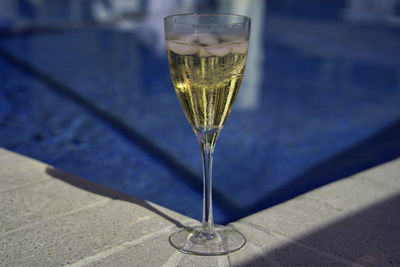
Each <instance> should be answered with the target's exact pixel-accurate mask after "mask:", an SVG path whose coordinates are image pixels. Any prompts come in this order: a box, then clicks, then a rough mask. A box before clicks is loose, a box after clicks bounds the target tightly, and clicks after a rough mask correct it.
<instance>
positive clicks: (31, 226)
mask: <svg viewBox="0 0 400 267" xmlns="http://www.w3.org/2000/svg"><path fill="white" fill-rule="evenodd" d="M25 166H26V167H25ZM399 173H400V159H397V160H394V161H392V162H389V163H386V164H383V165H381V166H377V167H375V168H373V169H370V170H367V171H364V172H361V173H359V174H356V175H354V176H351V177H349V178H346V179H342V180H340V181H337V182H335V183H332V184H329V185H326V186H324V187H321V188H318V189H316V190H313V191H311V192H309V193H306V194H304V195H302V196H299V197H297V198H294V199H292V200H290V201H287V202H285V203H282V204H280V205H277V206H274V207H272V208H270V209H268V210H264V211H261V212H258V213H256V214H253V215H251V216H248V217H246V218H243V219H241V220H239V221H237V222H233V223H232V224H231V225H232V226H233V227H235V228H237V229H238V230H239V231H241V232H242V233H244V234H245V236H246V237H247V243H246V245H245V246H244V247H243V248H242V249H241V250H239V251H237V252H234V253H232V254H229V255H225V256H218V257H203V256H193V255H187V254H183V253H181V252H179V251H177V250H175V249H174V248H172V247H171V246H170V245H169V243H168V236H169V234H170V233H172V232H173V231H175V230H176V229H177V228H178V227H182V225H188V224H192V223H193V222H194V220H192V219H190V218H188V217H185V216H183V215H180V214H178V213H176V212H173V211H170V210H168V209H166V208H163V207H161V206H158V205H156V204H153V203H150V202H147V201H144V200H140V199H136V198H134V197H132V196H128V195H125V194H123V193H120V192H117V191H114V190H111V189H109V188H106V187H104V186H100V185H97V184H95V183H93V182H90V181H88V180H86V179H83V178H80V177H77V176H73V175H70V174H68V173H65V172H63V171H61V170H58V169H55V168H52V167H51V166H48V165H46V164H43V163H41V162H38V161H35V160H32V159H29V158H27V157H23V156H20V155H18V154H15V153H12V152H9V151H7V150H4V149H0V184H1V185H4V187H3V188H1V189H2V190H0V212H1V215H2V216H1V224H0V262H1V264H0V265H1V266H75V267H76V266H165V267H171V266H220V267H225V266H238V267H242V266H399V265H400V249H399V248H400V240H398V238H397V237H398V236H400V210H399V209H398V207H399V206H400V183H398V179H399V175H398V174H399ZM14 178H15V181H12V180H13V179H14Z"/></svg>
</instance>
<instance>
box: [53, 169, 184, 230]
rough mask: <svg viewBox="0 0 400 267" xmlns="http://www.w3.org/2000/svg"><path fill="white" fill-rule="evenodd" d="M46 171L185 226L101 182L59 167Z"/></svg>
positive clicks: (177, 224) (69, 182)
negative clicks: (70, 172)
mask: <svg viewBox="0 0 400 267" xmlns="http://www.w3.org/2000/svg"><path fill="white" fill-rule="evenodd" d="M46 173H47V174H48V175H50V176H52V177H54V178H56V179H59V180H61V181H63V182H66V183H68V184H70V185H72V186H75V187H78V188H80V189H83V190H86V191H88V192H91V193H94V194H97V195H101V196H105V197H108V198H111V199H115V200H122V201H126V202H130V203H133V204H135V205H139V206H141V207H143V208H146V209H148V210H150V211H152V212H154V213H155V214H157V215H159V216H161V217H163V218H164V219H166V220H168V221H170V222H171V223H173V224H175V225H176V226H177V227H178V228H183V227H186V226H185V225H183V224H182V223H181V222H179V221H177V220H176V219H174V218H172V217H171V216H169V215H167V214H165V213H164V212H162V211H160V210H159V209H157V208H156V207H154V206H153V205H151V204H149V203H148V202H147V201H145V200H142V199H138V198H135V197H133V196H131V195H128V194H125V193H122V192H119V191H117V190H114V189H111V188H109V187H106V186H104V185H101V184H97V183H95V182H92V181H89V180H87V179H84V178H81V177H79V176H75V175H71V174H69V173H67V172H64V171H62V170H60V169H57V168H54V167H47V168H46Z"/></svg>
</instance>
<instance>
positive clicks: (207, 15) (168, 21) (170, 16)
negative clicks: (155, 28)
mask: <svg viewBox="0 0 400 267" xmlns="http://www.w3.org/2000/svg"><path fill="white" fill-rule="evenodd" d="M189 16H192V17H196V16H197V17H236V18H243V19H244V20H243V21H242V22H231V23H209V24H207V25H234V24H240V23H245V22H246V21H247V22H250V21H251V18H250V17H248V16H244V15H237V14H231V13H182V14H174V15H169V16H166V17H164V22H165V23H170V24H179V25H204V24H200V23H182V22H175V21H172V18H173V17H189Z"/></svg>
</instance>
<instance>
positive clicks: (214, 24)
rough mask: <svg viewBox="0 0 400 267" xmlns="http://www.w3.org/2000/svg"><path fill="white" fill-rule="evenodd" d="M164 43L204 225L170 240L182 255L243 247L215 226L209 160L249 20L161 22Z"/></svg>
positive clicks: (231, 96)
mask: <svg viewBox="0 0 400 267" xmlns="http://www.w3.org/2000/svg"><path fill="white" fill-rule="evenodd" d="M164 31H165V39H166V43H167V49H168V60H169V66H170V72H171V76H172V80H173V83H174V87H175V92H176V94H177V96H178V99H179V101H180V103H181V105H182V108H183V110H184V112H185V115H186V117H187V119H188V120H189V123H190V124H191V126H192V128H193V130H194V132H195V134H196V136H197V140H198V141H199V143H200V147H201V152H202V159H203V221H202V224H201V225H200V226H197V227H185V228H183V229H181V230H180V231H178V232H176V233H173V234H172V235H171V236H170V238H169V241H170V243H171V245H172V246H174V247H175V248H177V249H179V250H180V251H182V252H185V253H190V254H196V255H223V254H228V253H230V252H233V251H236V250H238V249H240V248H241V247H243V245H244V244H245V242H246V239H245V237H244V236H243V235H242V234H241V233H239V232H238V231H236V230H234V229H232V228H229V227H226V226H220V225H214V222H213V214H212V194H211V191H212V162H213V153H214V147H215V142H216V140H217V138H218V136H219V134H220V132H221V130H222V127H223V126H224V124H225V122H226V120H227V118H228V116H229V114H230V112H231V110H232V107H233V104H234V102H235V100H236V96H237V94H238V92H239V88H240V84H241V82H242V78H243V73H244V69H245V66H246V59H247V49H248V44H249V35H250V18H248V17H244V16H239V15H230V14H220V15H218V14H182V15H172V16H168V17H166V18H164Z"/></svg>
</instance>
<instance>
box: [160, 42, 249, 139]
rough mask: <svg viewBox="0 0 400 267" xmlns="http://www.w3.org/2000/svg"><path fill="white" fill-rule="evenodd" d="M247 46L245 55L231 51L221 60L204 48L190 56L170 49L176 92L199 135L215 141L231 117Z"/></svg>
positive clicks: (240, 80)
mask: <svg viewBox="0 0 400 267" xmlns="http://www.w3.org/2000/svg"><path fill="white" fill-rule="evenodd" d="M223 45H229V44H222V45H220V46H221V47H222V46H223ZM245 45H246V51H245V53H237V52H234V49H232V50H231V52H229V53H227V54H224V53H222V54H224V55H221V56H216V55H212V54H209V53H207V52H206V51H207V50H206V49H207V47H208V46H204V45H198V47H199V49H200V50H199V51H198V52H196V53H195V54H191V55H182V54H178V53H175V52H174V51H172V50H171V49H170V47H169V48H168V59H169V64H170V70H171V75H172V79H173V82H174V86H175V91H176V94H177V95H178V98H179V101H180V103H181V105H182V107H183V110H184V112H185V114H186V117H187V118H188V120H189V122H190V124H191V125H192V127H193V128H194V130H196V131H195V132H196V134H197V135H198V134H199V133H198V132H201V133H203V134H206V135H209V134H212V135H214V137H215V135H217V134H218V133H219V131H220V130H221V129H222V127H223V125H224V124H225V122H226V120H227V118H228V116H229V114H230V113H231V110H232V107H233V104H234V102H235V100H236V97H237V94H238V92H239V88H240V84H241V82H242V78H243V72H244V69H245V65H246V58H247V42H246V43H245ZM215 47H216V49H218V47H217V46H215V45H214V48H215ZM203 49H205V50H203ZM189 50H190V49H189ZM211 51H212V49H211ZM190 52H191V51H189V53H190ZM217 52H218V50H217ZM217 54H218V53H217ZM219 54H221V53H219ZM215 138H216V137H215ZM215 138H213V139H215Z"/></svg>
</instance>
